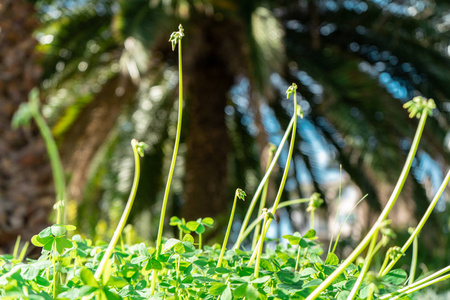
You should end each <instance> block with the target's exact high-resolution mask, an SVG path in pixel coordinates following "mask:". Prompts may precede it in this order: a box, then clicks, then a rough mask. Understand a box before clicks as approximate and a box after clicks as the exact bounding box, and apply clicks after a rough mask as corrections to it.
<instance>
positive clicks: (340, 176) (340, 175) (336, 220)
mask: <svg viewBox="0 0 450 300" xmlns="http://www.w3.org/2000/svg"><path fill="white" fill-rule="evenodd" d="M341 191H342V165H339V194H338V201H337V205H336V216H335V217H334V226H333V231H332V232H331V238H330V244H329V245H328V253H330V252H331V245H332V244H333V238H334V231H335V228H336V226H337V224H338V216H339V207H340V205H339V204H340V202H341ZM311 228H312V227H311ZM333 252H334V251H333Z"/></svg>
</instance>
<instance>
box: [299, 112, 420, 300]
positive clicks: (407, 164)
mask: <svg viewBox="0 0 450 300" xmlns="http://www.w3.org/2000/svg"><path fill="white" fill-rule="evenodd" d="M426 120H427V114H426V113H424V114H422V117H421V118H420V122H419V125H418V128H417V130H416V134H415V136H414V140H413V142H412V144H411V149H410V150H409V153H408V157H407V159H406V162H405V165H404V166H403V169H402V172H401V174H400V177H399V179H398V181H397V184H396V185H395V188H394V191H393V192H392V195H391V197H390V198H389V201H388V203H387V204H386V206H385V207H384V209H383V211H382V212H381V214H380V216H379V217H378V219H377V221H376V222H375V224H374V225H373V226H372V228H371V229H370V231H369V233H367V235H366V236H365V237H364V239H363V240H362V241H361V243H359V245H358V246H357V247H356V248H355V250H353V252H352V253H351V254H350V255H349V257H348V258H347V259H346V260H345V261H343V262H342V264H341V265H340V266H339V267H338V268H337V269H336V270H335V271H334V272H333V273H331V274H330V275H329V276H328V277H327V279H325V280H324V281H323V282H322V283H321V284H320V285H319V286H318V287H317V288H316V289H315V290H314V291H313V292H312V293H311V294H310V295H309V296H308V297H307V298H306V300H313V299H316V298H317V297H318V296H319V295H320V293H322V292H323V291H324V290H325V289H326V288H327V287H328V286H329V285H330V284H332V283H333V281H334V280H336V278H337V277H338V276H339V275H340V274H341V273H342V272H344V270H345V269H346V268H347V267H348V266H349V265H350V264H351V263H352V262H353V261H354V260H355V259H356V258H357V257H358V256H359V255H360V254H361V252H363V251H364V249H365V248H366V247H367V246H368V245H369V242H370V241H371V239H372V236H373V235H374V234H375V233H376V232H378V228H379V226H380V224H381V222H383V221H384V220H385V219H386V218H387V216H388V215H389V212H390V211H391V209H392V207H393V206H394V204H395V202H396V201H397V199H398V196H399V195H400V192H401V190H402V188H403V185H404V184H405V181H406V177H407V176H408V173H409V170H410V169H411V165H412V162H413V159H414V156H415V154H416V152H417V148H418V147H419V141H420V138H421V136H422V132H423V128H424V127H425V122H426Z"/></svg>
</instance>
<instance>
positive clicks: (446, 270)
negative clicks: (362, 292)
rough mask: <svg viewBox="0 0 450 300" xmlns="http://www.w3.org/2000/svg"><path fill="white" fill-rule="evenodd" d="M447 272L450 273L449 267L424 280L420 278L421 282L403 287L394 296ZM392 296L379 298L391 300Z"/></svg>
mask: <svg viewBox="0 0 450 300" xmlns="http://www.w3.org/2000/svg"><path fill="white" fill-rule="evenodd" d="M449 271H450V266H447V267H445V268H443V269H441V270H439V271H437V272H434V273H433V274H431V275H429V276H427V277H425V278H422V279H421V280H418V281H416V282H414V283H413V284H411V285H408V286H405V287H404V288H401V289H399V290H398V291H396V292H395V294H396V295H399V294H401V293H403V292H406V291H407V290H409V289H412V288H415V287H417V286H420V285H422V284H425V283H427V282H430V281H432V280H433V279H435V278H438V277H439V276H441V275H443V274H445V273H447V272H449ZM449 275H450V274H447V275H445V276H449ZM439 278H441V277H439ZM392 296H393V295H392V294H387V295H383V296H381V297H380V300H384V299H390V300H391V299H392V298H391V297H392Z"/></svg>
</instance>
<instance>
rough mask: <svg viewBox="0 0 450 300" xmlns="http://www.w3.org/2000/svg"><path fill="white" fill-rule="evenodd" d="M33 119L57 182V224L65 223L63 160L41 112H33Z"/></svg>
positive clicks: (65, 194)
mask: <svg viewBox="0 0 450 300" xmlns="http://www.w3.org/2000/svg"><path fill="white" fill-rule="evenodd" d="M33 119H34V121H35V122H36V125H37V126H38V128H39V131H40V132H41V135H42V138H43V139H44V142H45V146H46V147H47V152H48V157H49V159H50V164H51V166H52V174H53V180H54V182H55V190H56V209H57V214H56V224H64V223H65V212H64V208H65V206H66V203H65V201H66V198H67V197H66V196H67V193H66V180H65V177H64V169H63V167H62V163H61V158H60V157H59V152H58V147H57V146H56V142H55V139H54V138H53V135H52V132H51V130H50V127H48V125H47V123H46V122H45V120H44V118H43V117H42V116H41V115H40V113H39V111H38V110H36V111H34V112H33Z"/></svg>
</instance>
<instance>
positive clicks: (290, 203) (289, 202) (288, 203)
mask: <svg viewBox="0 0 450 300" xmlns="http://www.w3.org/2000/svg"><path fill="white" fill-rule="evenodd" d="M306 202H309V198H302V199H295V200H288V201H283V202H281V203H280V205H278V208H282V207H286V206H290V205H294V204H300V203H306ZM272 209H273V207H272V208H271V210H272ZM263 218H264V216H262V215H261V216H259V217H258V218H256V219H255V220H253V222H252V223H251V224H250V225H249V226H248V227H247V229H246V230H245V231H244V234H243V239H245V238H246V237H247V236H248V235H249V234H250V232H252V230H253V228H255V227H256V225H258V224H259V223H260V222H261V220H262V219H263ZM255 233H256V229H255ZM258 235H259V234H258Z"/></svg>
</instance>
